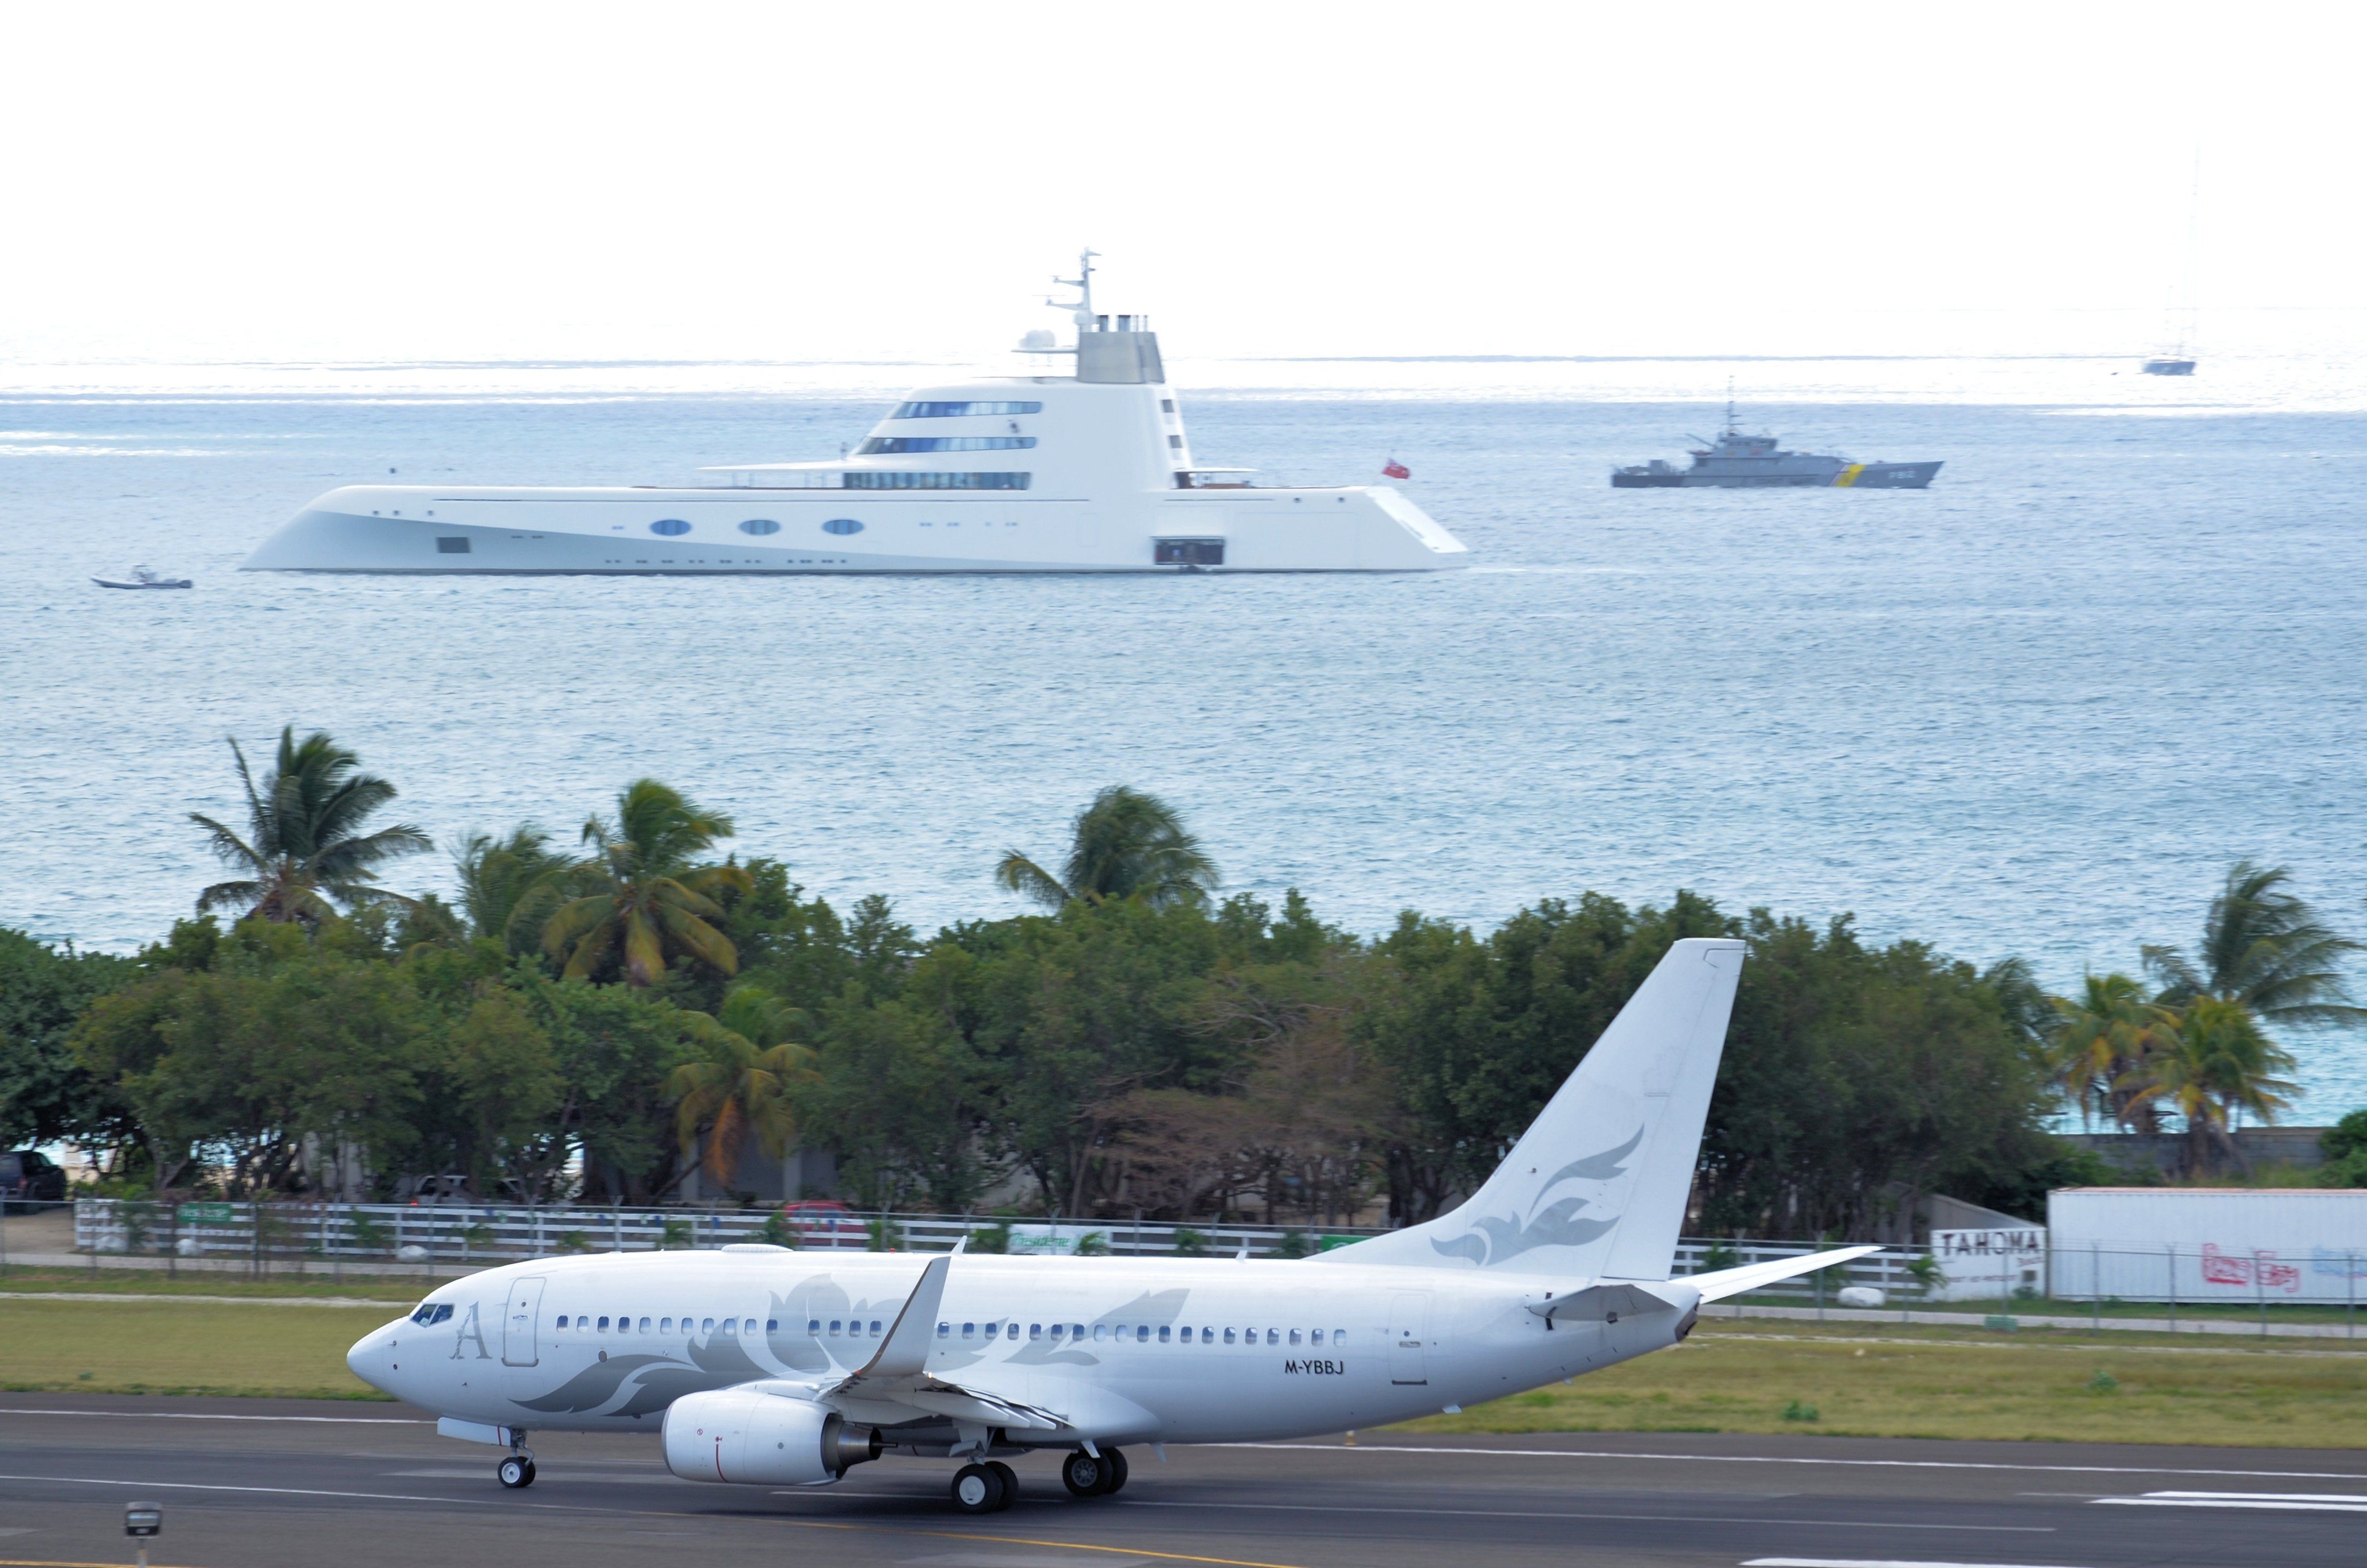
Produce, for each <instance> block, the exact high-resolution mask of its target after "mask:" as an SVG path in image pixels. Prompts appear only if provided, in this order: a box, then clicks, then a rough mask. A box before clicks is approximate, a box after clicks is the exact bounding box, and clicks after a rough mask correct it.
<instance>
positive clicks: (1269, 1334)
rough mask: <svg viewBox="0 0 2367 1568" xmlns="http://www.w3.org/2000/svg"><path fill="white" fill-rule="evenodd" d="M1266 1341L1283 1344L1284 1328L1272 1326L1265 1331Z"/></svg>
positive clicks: (1271, 1343) (1272, 1343)
mask: <svg viewBox="0 0 2367 1568" xmlns="http://www.w3.org/2000/svg"><path fill="white" fill-rule="evenodd" d="M1265 1342H1266V1343H1267V1344H1268V1345H1279V1344H1281V1343H1282V1330H1280V1329H1278V1328H1270V1329H1267V1330H1266V1331H1265Z"/></svg>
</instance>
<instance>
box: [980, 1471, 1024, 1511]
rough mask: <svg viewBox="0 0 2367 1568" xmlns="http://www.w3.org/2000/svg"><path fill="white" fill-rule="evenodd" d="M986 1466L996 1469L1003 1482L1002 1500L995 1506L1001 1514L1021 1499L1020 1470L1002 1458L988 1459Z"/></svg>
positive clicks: (995, 1509)
mask: <svg viewBox="0 0 2367 1568" xmlns="http://www.w3.org/2000/svg"><path fill="white" fill-rule="evenodd" d="M986 1468H987V1469H989V1470H991V1471H994V1473H995V1474H996V1475H997V1476H998V1477H1000V1478H1001V1480H1002V1502H1000V1503H998V1504H996V1505H995V1506H994V1511H995V1512H996V1513H998V1514H999V1513H1001V1512H1002V1510H1003V1509H1005V1508H1008V1507H1009V1506H1011V1505H1013V1504H1014V1503H1016V1502H1018V1501H1019V1472H1018V1471H1014V1470H1013V1469H1012V1468H1011V1467H1010V1466H1009V1465H1007V1464H1005V1463H1003V1462H1002V1460H987V1461H986Z"/></svg>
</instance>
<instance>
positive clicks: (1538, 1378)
mask: <svg viewBox="0 0 2367 1568" xmlns="http://www.w3.org/2000/svg"><path fill="white" fill-rule="evenodd" d="M929 1256H930V1255H925V1254H911V1253H885V1254H864V1253H834V1252H833V1253H818V1252H803V1253H801V1252H793V1251H787V1250H781V1251H774V1250H769V1249H765V1250H737V1249H734V1250H725V1251H716V1252H677V1253H660V1254H647V1253H639V1254H606V1255H596V1256H571V1257H551V1258H541V1259H537V1260H534V1261H532V1262H527V1263H518V1264H511V1265H508V1266H506V1267H501V1268H495V1269H490V1270H487V1271H486V1272H484V1273H481V1274H476V1275H471V1276H470V1277H469V1278H465V1279H460V1280H456V1281H454V1282H452V1283H450V1284H447V1285H444V1286H441V1287H439V1288H438V1289H437V1290H436V1291H435V1292H434V1293H433V1294H431V1295H430V1296H429V1297H428V1298H427V1300H426V1301H425V1303H423V1306H422V1309H421V1313H419V1314H414V1317H409V1318H403V1319H401V1320H398V1321H397V1322H395V1323H392V1324H388V1325H386V1326H385V1327H384V1328H382V1329H379V1330H378V1331H377V1332H376V1333H374V1334H372V1335H369V1336H368V1337H367V1338H365V1339H364V1340H363V1341H362V1342H361V1343H360V1344H358V1345H357V1346H355V1347H354V1350H353V1353H352V1355H351V1357H350V1358H349V1359H350V1361H351V1364H352V1366H353V1368H354V1369H355V1370H356V1372H357V1373H358V1374H359V1375H361V1376H362V1377H363V1378H365V1379H366V1380H368V1381H369V1382H371V1383H373V1384H375V1385H376V1386H378V1387H379V1388H381V1389H383V1390H385V1391H386V1392H391V1393H393V1394H395V1395H397V1396H398V1397H400V1398H402V1399H404V1400H406V1401H408V1402H410V1403H413V1404H415V1405H418V1406H421V1407H423V1408H425V1409H428V1410H432V1411H435V1412H436V1414H438V1415H447V1416H451V1417H454V1418H456V1419H459V1420H465V1421H470V1422H477V1423H482V1424H486V1425H490V1426H504V1427H519V1428H526V1429H530V1430H543V1431H551V1430H563V1431H584V1432H651V1433H654V1432H656V1431H657V1430H658V1429H659V1426H660V1425H661V1423H662V1421H663V1416H664V1413H665V1410H666V1407H667V1406H668V1405H669V1404H671V1403H673V1402H674V1400H675V1399H677V1398H679V1397H681V1396H682V1395H684V1394H687V1393H693V1392H701V1391H705V1390H713V1389H724V1388H730V1387H733V1386H735V1385H740V1384H744V1383H751V1382H758V1381H771V1382H774V1383H775V1384H776V1386H778V1387H780V1388H782V1389H783V1390H784V1391H786V1390H787V1389H789V1388H791V1387H792V1386H794V1385H798V1384H804V1385H807V1386H809V1387H811V1388H813V1389H815V1390H816V1391H817V1392H819V1391H820V1390H821V1389H824V1388H827V1387H828V1386H830V1385H832V1384H834V1383H836V1382H838V1381H840V1380H842V1379H844V1378H845V1377H846V1376H847V1375H848V1374H850V1373H853V1372H855V1371H856V1370H857V1369H860V1368H862V1367H863V1366H865V1364H866V1362H867V1361H869V1360H870V1358H872V1357H873V1356H874V1355H876V1354H877V1353H878V1349H879V1346H880V1345H881V1343H882V1340H883V1336H885V1335H888V1334H889V1332H890V1331H891V1329H892V1328H893V1326H894V1324H895V1321H896V1318H897V1315H898V1313H899V1312H900V1310H901V1309H902V1307H903V1306H904V1304H905V1302H906V1301H907V1300H908V1299H909V1298H911V1297H912V1293H913V1290H914V1287H915V1284H916V1282H917V1281H918V1279H919V1278H920V1275H921V1272H922V1270H923V1267H924V1266H925V1265H926V1264H927V1262H928V1260H929ZM951 1263H952V1267H951V1269H950V1272H949V1274H948V1276H947V1278H946V1288H945V1294H944V1298H943V1301H942V1302H941V1304H940V1307H939V1310H938V1312H936V1313H935V1319H936V1321H935V1322H934V1324H930V1325H929V1332H930V1336H931V1337H930V1340H929V1351H928V1362H927V1369H926V1370H927V1373H928V1375H929V1376H930V1377H932V1378H937V1379H942V1380H944V1381H946V1382H948V1383H954V1384H958V1385H959V1386H960V1388H962V1389H964V1390H968V1391H971V1392H976V1393H980V1394H984V1395H990V1396H996V1397H999V1398H1002V1399H1004V1400H1008V1401H1012V1402H1014V1403H1017V1404H1020V1405H1024V1406H1026V1407H1029V1408H1031V1409H1033V1410H1035V1411H1037V1412H1048V1413H1051V1414H1053V1415H1057V1416H1058V1417H1059V1426H1058V1427H1057V1428H1054V1429H1049V1430H1046V1429H1041V1428H1037V1429H1031V1430H1019V1429H1006V1428H1002V1427H1000V1426H998V1437H997V1438H996V1441H997V1442H998V1443H999V1444H1007V1445H1010V1446H1017V1447H1048V1448H1068V1447H1074V1446H1075V1445H1077V1444H1078V1443H1080V1442H1081V1441H1085V1440H1093V1441H1098V1442H1104V1443H1119V1442H1149V1441H1159V1442H1209V1441H1228V1440H1230V1441H1250V1440H1261V1439H1274V1438H1285V1437H1308V1436H1314V1435H1318V1434H1322V1433H1328V1432H1337V1431H1341V1430H1343V1429H1349V1428H1353V1427H1357V1426H1376V1425H1381V1424H1385V1423H1387V1422H1393V1421H1402V1420H1406V1419H1409V1418H1411V1417H1414V1416H1420V1415H1430V1414H1433V1413H1435V1412H1437V1411H1439V1410H1441V1409H1443V1408H1445V1407H1447V1406H1459V1405H1463V1404H1469V1403H1478V1402H1480V1401H1483V1400H1488V1399H1494V1398H1499V1397H1501V1396H1502V1395H1505V1394H1509V1393H1513V1392H1520V1391H1521V1390H1523V1389H1528V1388H1534V1387H1535V1386H1537V1385H1539V1384H1542V1383H1546V1382H1550V1381H1554V1380H1556V1379H1561V1378H1569V1377H1573V1376H1576V1375H1578V1374H1580V1373H1582V1372H1590V1371H1595V1370H1599V1369H1602V1368H1603V1367H1606V1366H1610V1365H1612V1364H1614V1363H1615V1362H1619V1361H1624V1360H1626V1359H1628V1358H1632V1357H1636V1356H1639V1355H1642V1354H1644V1353H1646V1352H1648V1351H1651V1350H1656V1349H1659V1348H1661V1347H1663V1346H1667V1345H1669V1344H1670V1343H1673V1341H1674V1340H1675V1339H1676V1338H1678V1337H1680V1336H1681V1334H1682V1330H1683V1328H1684V1327H1685V1326H1688V1325H1689V1323H1690V1317H1691V1313H1690V1312H1687V1311H1682V1310H1677V1311H1666V1312H1653V1313H1650V1314H1648V1315H1646V1316H1641V1317H1633V1316H1631V1317H1629V1318H1627V1319H1626V1320H1625V1321H1622V1322H1616V1323H1606V1322H1600V1321H1596V1322H1575V1323H1573V1322H1569V1321H1563V1322H1559V1323H1553V1324H1548V1321H1547V1320H1546V1319H1545V1318H1543V1317H1541V1316H1539V1315H1537V1314H1536V1313H1535V1312H1532V1311H1531V1310H1530V1309H1529V1302H1530V1301H1533V1300H1535V1299H1537V1298H1538V1297H1539V1296H1540V1295H1541V1293H1542V1292H1543V1291H1544V1290H1549V1289H1553V1288H1555V1287H1556V1286H1557V1285H1560V1286H1565V1287H1567V1286H1569V1285H1573V1284H1583V1283H1584V1281H1552V1280H1546V1279H1542V1278H1537V1277H1535V1276H1528V1277H1519V1276H1513V1277H1507V1276H1505V1275H1503V1274H1499V1273H1490V1274H1482V1273H1480V1272H1478V1271H1476V1270H1472V1271H1464V1270H1452V1269H1448V1270H1441V1269H1429V1268H1407V1267H1349V1266H1341V1265H1332V1266H1329V1267H1323V1266H1317V1265H1314V1264H1311V1263H1308V1262H1284V1261H1270V1260H1232V1259H1183V1258H1176V1259H1164V1258H1162V1259H1158V1260H1139V1259H1119V1258H1057V1257H1006V1256H986V1255H965V1256H958V1257H956V1258H954V1259H952V1260H951ZM1661 1289H1663V1290H1671V1289H1672V1290H1675V1291H1677V1292H1680V1293H1681V1294H1682V1293H1683V1292H1684V1287H1683V1286H1682V1283H1679V1284H1677V1285H1676V1286H1674V1287H1662V1288H1661ZM1688 1304H1689V1303H1688ZM446 1308H449V1309H450V1310H449V1311H448V1312H447V1311H445V1310H444V1309H446ZM423 1314H424V1316H425V1320H426V1321H414V1318H416V1317H418V1316H421V1315H423ZM832 1403H833V1405H834V1406H835V1407H837V1408H839V1409H841V1410H843V1411H844V1414H845V1415H846V1416H847V1418H848V1419H850V1420H859V1421H866V1422H869V1423H872V1424H875V1425H878V1426H880V1427H882V1428H883V1429H885V1431H886V1433H887V1436H888V1439H889V1445H890V1446H891V1447H901V1448H906V1449H911V1450H912V1451H915V1452H929V1451H936V1452H943V1451H945V1449H946V1447H947V1446H948V1445H947V1437H948V1436H949V1435H950V1433H951V1431H952V1428H953V1423H954V1420H955V1418H956V1417H958V1416H960V1415H964V1414H968V1415H971V1416H973V1417H975V1416H976V1411H975V1410H974V1409H970V1408H968V1407H967V1406H965V1405H964V1404H963V1403H962V1402H960V1401H953V1402H950V1403H948V1407H947V1419H946V1420H945V1421H942V1422H933V1421H931V1420H930V1419H928V1418H927V1417H926V1415H924V1413H923V1411H917V1410H915V1409H914V1408H912V1404H911V1403H909V1402H908V1403H884V1402H883V1403H880V1404H879V1406H878V1408H876V1409H873V1408H866V1402H865V1401H863V1400H862V1399H861V1398H860V1397H859V1396H858V1397H855V1398H852V1399H847V1398H840V1399H834V1400H833V1401H832ZM916 1418H917V1419H916ZM988 1424H989V1425H994V1424H993V1423H991V1421H990V1422H989V1423H988ZM940 1428H942V1430H940Z"/></svg>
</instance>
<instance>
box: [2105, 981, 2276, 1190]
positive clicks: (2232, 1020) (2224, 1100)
mask: <svg viewBox="0 0 2367 1568" xmlns="http://www.w3.org/2000/svg"><path fill="white" fill-rule="evenodd" d="M2292 1067H2293V1056H2292V1054H2291V1053H2290V1052H2288V1051H2283V1050H2282V1049H2280V1048H2279V1047H2278V1045H2277V1044H2276V1042H2275V1041H2273V1040H2270V1039H2269V1037H2268V1036H2267V1034H2265V1033H2264V1032H2262V1030H2261V1028H2260V1026H2259V1020H2258V1019H2257V1018H2255V1017H2253V1016H2252V1011H2251V1009H2250V1008H2248V1007H2247V1006H2244V1004H2243V1003H2241V1002H2238V1001H2236V1000H2235V999H2233V998H2231V997H2225V996H2208V995H2205V996H2197V997H2196V998H2194V1000H2193V1001H2191V1002H2190V1003H2188V1004H2187V1005H2186V1007H2185V1010H2184V1011H2183V1012H2181V1013H2180V1014H2179V1015H2178V1017H2177V1019H2176V1021H2175V1023H2174V1024H2172V1025H2171V1026H2169V1028H2165V1029H2163V1030H2161V1031H2160V1032H2159V1033H2158V1034H2157V1043H2156V1049H2155V1050H2153V1051H2151V1052H2149V1053H2148V1054H2147V1055H2146V1059H2145V1060H2144V1062H2142V1063H2141V1064H2139V1065H2138V1066H2137V1067H2135V1069H2134V1070H2133V1071H2132V1072H2131V1074H2129V1081H2128V1083H2127V1085H2126V1087H2127V1088H2128V1089H2129V1090H2130V1091H2131V1092H2133V1093H2135V1094H2138V1095H2142V1096H2145V1097H2146V1098H2147V1099H2148V1100H2152V1099H2160V1100H2166V1101H2168V1102H2169V1108H2171V1109H2173V1110H2175V1111H2176V1112H2177V1113H2178V1114H2179V1115H2180V1117H2181V1118H2183V1119H2185V1122H2186V1135H2187V1167H2188V1169H2190V1170H2194V1171H2204V1170H2209V1169H2211V1168H2212V1167H2213V1166H2214V1165H2216V1164H2217V1163H2218V1161H2217V1158H2216V1156H2217V1155H2218V1154H2220V1153H2228V1154H2233V1155H2234V1156H2235V1157H2236V1158H2237V1161H2238V1162H2239V1163H2240V1162H2241V1161H2242V1159H2243V1154H2242V1152H2241V1151H2240V1150H2239V1149H2237V1146H2236V1142H2235V1140H2234V1139H2233V1138H2232V1137H2230V1136H2229V1135H2228V1134H2229V1129H2230V1127H2231V1126H2232V1125H2233V1124H2234V1121H2235V1116H2236V1113H2237V1112H2238V1111H2250V1112H2251V1113H2252V1114H2253V1115H2254V1116H2256V1117H2258V1118H2259V1119H2261V1120H2262V1121H2273V1120H2275V1119H2276V1114H2277V1112H2279V1111H2281V1110H2283V1109H2285V1108H2287V1107H2288V1106H2289V1105H2291V1104H2292V1101H2291V1100H2290V1098H2288V1096H2290V1095H2291V1094H2292V1092H2293V1084H2292V1083H2291V1082H2290V1081H2288V1080H2286V1079H2283V1078H2280V1077H2277V1076H2275V1075H2274V1074H2279V1073H2282V1072H2286V1071H2289V1070H2291V1068H2292Z"/></svg>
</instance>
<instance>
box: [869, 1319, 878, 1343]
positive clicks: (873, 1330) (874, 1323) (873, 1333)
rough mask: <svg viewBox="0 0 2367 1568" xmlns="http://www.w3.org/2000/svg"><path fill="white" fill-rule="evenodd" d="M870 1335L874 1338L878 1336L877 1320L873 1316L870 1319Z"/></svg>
mask: <svg viewBox="0 0 2367 1568" xmlns="http://www.w3.org/2000/svg"><path fill="white" fill-rule="evenodd" d="M871 1337H872V1338H874V1339H877V1338H878V1337H879V1320H878V1318H873V1319H872V1320H871Z"/></svg>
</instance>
